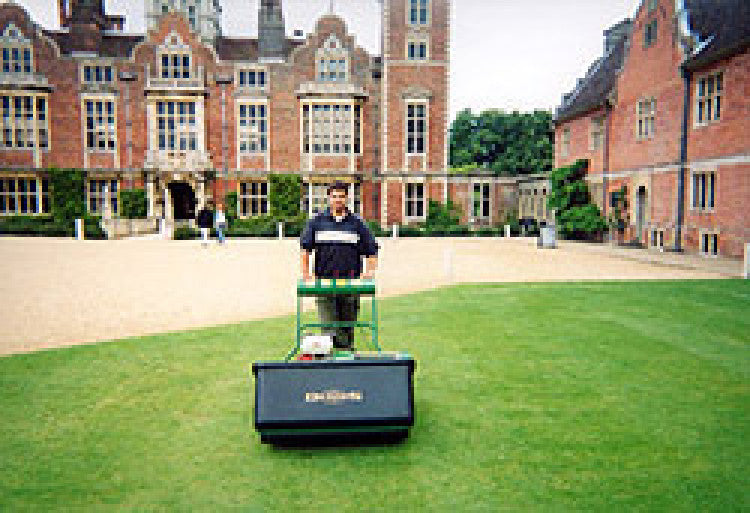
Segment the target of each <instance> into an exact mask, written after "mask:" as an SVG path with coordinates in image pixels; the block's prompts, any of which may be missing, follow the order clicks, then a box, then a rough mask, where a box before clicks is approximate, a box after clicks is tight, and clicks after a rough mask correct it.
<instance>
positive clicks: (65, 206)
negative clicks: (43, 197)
mask: <svg viewBox="0 0 750 513" xmlns="http://www.w3.org/2000/svg"><path fill="white" fill-rule="evenodd" d="M48 176H49V181H50V185H51V188H52V201H51V204H52V217H53V219H55V221H58V222H61V223H66V224H67V223H70V224H71V225H72V224H73V220H74V219H78V218H84V217H86V213H87V212H86V173H85V172H84V171H82V170H80V169H58V168H50V169H49V171H48Z"/></svg>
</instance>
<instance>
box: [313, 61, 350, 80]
mask: <svg viewBox="0 0 750 513" xmlns="http://www.w3.org/2000/svg"><path fill="white" fill-rule="evenodd" d="M346 68H347V66H346V59H345V58H341V59H339V58H328V59H325V58H324V59H318V80H319V81H321V82H346V77H347V72H346Z"/></svg>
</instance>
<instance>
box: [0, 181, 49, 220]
mask: <svg viewBox="0 0 750 513" xmlns="http://www.w3.org/2000/svg"><path fill="white" fill-rule="evenodd" d="M49 212H50V197H49V180H47V179H46V178H39V177H27V176H0V215H17V214H48V213H49Z"/></svg>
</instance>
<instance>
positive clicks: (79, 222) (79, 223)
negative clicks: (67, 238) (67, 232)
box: [75, 219, 86, 240]
mask: <svg viewBox="0 0 750 513" xmlns="http://www.w3.org/2000/svg"><path fill="white" fill-rule="evenodd" d="M75 226H76V240H83V239H85V238H86V232H84V231H83V219H76V223H75Z"/></svg>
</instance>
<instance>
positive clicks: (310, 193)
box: [303, 183, 330, 216]
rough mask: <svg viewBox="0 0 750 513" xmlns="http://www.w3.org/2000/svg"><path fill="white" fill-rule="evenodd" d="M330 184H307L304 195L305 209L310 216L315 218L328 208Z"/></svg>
mask: <svg viewBox="0 0 750 513" xmlns="http://www.w3.org/2000/svg"><path fill="white" fill-rule="evenodd" d="M329 185H330V184H328V183H308V184H305V194H304V195H303V196H304V197H303V202H304V208H305V209H306V210H307V213H308V215H310V216H313V215H315V214H319V213H320V212H323V211H324V210H325V209H326V207H327V206H328V186H329Z"/></svg>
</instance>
